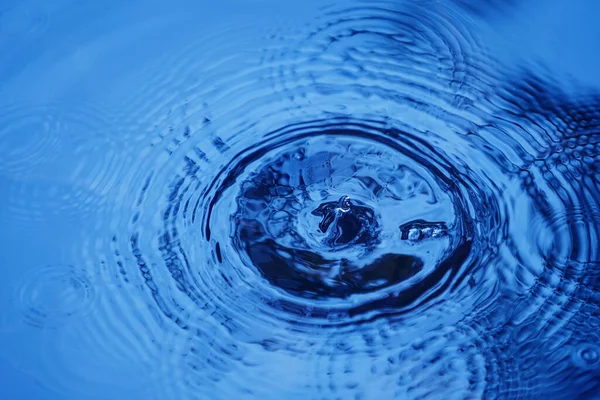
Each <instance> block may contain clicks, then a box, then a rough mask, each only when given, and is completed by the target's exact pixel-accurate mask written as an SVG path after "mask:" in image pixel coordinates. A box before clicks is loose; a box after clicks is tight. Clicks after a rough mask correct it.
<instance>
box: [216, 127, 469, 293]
mask: <svg viewBox="0 0 600 400" xmlns="http://www.w3.org/2000/svg"><path fill="white" fill-rule="evenodd" d="M390 143H391V142H387V141H386V140H378V138H375V137H373V138H370V137H365V136H358V135H353V134H348V135H344V134H333V135H328V134H324V133H322V134H314V135H306V136H305V137H297V139H296V140H293V141H289V142H285V143H281V144H279V145H277V144H275V145H271V146H268V147H265V148H262V149H261V150H259V151H256V152H254V153H253V154H251V155H249V156H248V157H246V158H244V159H243V160H242V161H240V164H238V165H237V166H236V167H235V168H233V169H232V171H235V176H232V175H231V174H230V176H229V177H228V179H227V180H226V181H228V186H230V187H233V188H234V189H233V191H230V192H232V193H230V194H229V196H225V195H223V197H230V199H231V208H230V210H233V211H232V212H231V213H230V222H231V223H230V227H231V230H232V232H231V234H230V235H229V237H230V238H232V239H233V240H232V248H233V249H234V251H235V252H236V253H237V255H238V256H239V259H240V260H241V261H242V262H243V263H244V264H245V265H246V266H248V267H249V268H251V269H253V270H255V271H256V272H258V273H259V274H260V276H262V278H264V279H266V280H267V281H268V282H269V284H271V285H272V286H274V287H276V288H279V289H280V290H283V291H284V292H287V293H288V294H292V295H293V296H296V297H299V298H304V299H332V298H338V299H340V298H349V297H351V296H354V295H364V294H368V293H372V292H377V291H382V290H384V289H386V288H393V290H394V292H395V293H396V294H401V293H402V292H403V291H405V290H409V289H410V290H409V291H411V293H412V296H418V292H421V291H426V290H427V289H428V288H429V287H430V286H431V285H434V284H435V282H433V281H432V282H428V277H430V278H431V277H432V276H433V275H436V276H437V277H436V278H433V279H434V281H436V282H437V280H439V279H441V276H442V275H443V273H439V274H434V272H435V271H436V270H438V269H440V268H444V269H448V268H450V266H449V265H448V262H449V261H448V260H449V259H452V260H451V263H452V265H455V264H460V263H461V262H462V261H464V258H465V257H466V254H464V251H463V252H462V253H461V254H462V256H461V257H462V258H461V259H457V258H456V256H455V254H454V253H455V250H456V248H457V247H458V246H459V245H460V239H459V238H460V236H461V231H462V228H461V226H462V224H461V223H460V221H458V220H459V219H460V216H458V215H457V211H456V207H457V204H456V203H457V201H456V199H455V198H454V196H453V194H452V193H449V191H448V189H447V187H446V186H445V184H444V179H446V178H445V177H444V175H443V173H442V172H440V170H438V169H436V168H435V167H433V166H432V165H431V168H429V167H430V165H427V164H426V165H424V164H422V163H420V162H418V159H419V157H411V154H412V153H410V152H408V151H404V150H403V149H402V148H401V147H395V146H393V145H390ZM233 180H235V183H236V185H234V184H233V183H234V181H233ZM236 189H237V190H236ZM218 208H219V207H218V205H217V206H216V209H218ZM215 211H216V210H213V212H215ZM224 211H225V208H222V209H221V210H219V211H218V213H219V215H222V213H223V212H224ZM429 280H431V279H429Z"/></svg>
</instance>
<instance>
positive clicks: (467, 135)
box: [0, 1, 600, 399]
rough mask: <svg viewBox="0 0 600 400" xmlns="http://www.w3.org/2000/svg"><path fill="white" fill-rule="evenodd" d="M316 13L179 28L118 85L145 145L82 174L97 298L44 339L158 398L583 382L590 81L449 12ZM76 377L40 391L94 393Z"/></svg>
mask: <svg viewBox="0 0 600 400" xmlns="http://www.w3.org/2000/svg"><path fill="white" fill-rule="evenodd" d="M315 14H316V15H317V18H314V19H311V21H312V22H310V23H308V24H307V25H305V26H300V27H299V26H297V25H293V24H292V25H293V27H291V28H289V29H288V28H282V29H279V30H276V29H270V28H267V29H264V30H260V32H258V33H257V32H256V29H253V28H248V29H245V28H239V30H238V29H237V28H236V29H235V30H232V31H226V32H218V33H216V34H215V33H213V35H212V36H211V37H210V39H207V37H205V36H202V40H199V36H198V33H197V32H196V31H195V30H193V29H191V28H189V26H190V25H187V27H182V28H181V30H179V31H177V32H181V37H180V41H179V43H178V44H177V45H176V46H173V47H170V44H169V46H165V53H164V56H163V57H162V58H159V59H157V60H156V61H155V62H154V63H153V64H145V69H141V70H140V71H139V72H138V70H137V69H136V71H135V73H132V74H131V76H130V78H131V79H132V83H131V84H130V85H129V86H127V88H128V90H129V89H132V90H131V92H130V93H127V96H123V98H122V100H121V101H122V104H120V105H119V106H118V107H115V108H116V109H119V110H120V111H119V113H118V114H116V116H115V117H111V118H109V120H111V121H112V119H113V118H114V119H117V120H118V122H120V124H119V125H120V126H119V127H118V129H116V130H115V131H116V132H118V133H119V135H120V141H119V142H118V143H119V144H118V146H117V145H114V143H113V144H112V145H111V146H112V147H119V146H131V147H132V148H134V149H135V150H136V151H137V152H135V153H134V152H132V153H131V154H130V155H131V157H129V158H127V157H125V158H127V162H123V163H121V162H119V160H122V159H121V158H119V157H118V156H115V158H114V159H113V158H112V157H108V158H106V159H105V160H106V164H101V165H100V166H98V167H97V168H92V167H91V166H89V165H87V164H83V167H82V169H80V172H79V173H78V174H79V175H77V174H76V175H77V176H79V177H81V176H85V175H87V173H86V171H92V175H93V176H96V177H97V178H94V179H92V178H90V179H89V181H88V182H87V183H86V187H89V188H90V190H93V192H94V193H98V194H101V195H103V196H104V195H106V194H110V193H114V192H112V190H111V188H115V187H116V188H119V190H118V193H114V194H115V195H114V197H112V198H111V201H110V202H100V203H98V202H94V203H91V204H92V205H91V206H90V207H88V208H92V209H93V207H95V206H96V205H98V204H100V205H102V215H106V214H109V216H108V217H107V218H106V220H105V221H104V220H103V221H100V222H98V223H97V224H96V225H95V226H91V227H89V229H88V231H86V234H85V235H83V236H84V237H85V238H86V239H85V240H83V244H84V245H83V246H81V247H82V248H83V250H82V249H80V248H78V249H77V250H75V251H74V252H75V253H77V254H79V256H78V257H79V261H80V263H79V264H81V265H85V267H86V271H87V272H88V275H89V276H94V277H95V279H93V280H90V282H94V283H96V284H97V286H93V287H94V289H93V290H94V291H93V293H94V294H95V296H100V298H101V299H102V300H103V301H101V302H100V303H99V304H100V305H96V306H95V307H96V310H97V311H98V314H96V315H95V316H96V318H94V319H85V323H82V324H79V325H71V324H69V325H68V327H67V328H63V329H62V330H60V332H58V333H57V334H56V336H53V337H52V338H53V339H57V340H62V342H58V343H62V344H60V346H59V345H58V344H57V345H54V347H52V346H53V345H52V343H51V341H49V342H48V344H47V345H48V346H49V350H48V351H49V353H50V354H53V353H52V351H50V350H54V351H56V352H57V355H58V356H60V355H61V354H63V355H64V354H66V353H65V352H66V351H67V350H65V345H64V343H68V342H69V341H74V342H76V343H77V346H74V348H76V349H82V350H81V351H82V352H83V351H84V350H85V349H92V348H93V349H95V351H96V352H97V354H98V356H97V359H98V363H103V365H101V366H99V367H98V368H97V369H94V368H92V366H90V365H89V364H88V365H87V368H86V371H87V372H90V371H104V373H106V371H108V370H110V368H109V367H114V366H116V365H127V366H130V367H131V369H132V370H135V371H139V372H138V373H139V374H140V375H144V376H146V377H151V379H150V378H148V380H145V379H139V380H136V381H135V382H131V385H127V384H123V385H121V386H118V385H113V387H119V388H122V390H123V392H125V391H128V393H130V391H134V390H137V389H139V388H140V387H141V386H144V385H145V384H146V383H148V381H151V383H150V384H152V385H153V386H154V387H153V389H155V390H153V391H152V393H150V394H149V395H150V396H154V397H155V398H161V399H162V398H183V399H185V398H202V397H207V396H209V397H210V398H215V399H218V398H239V397H248V398H282V397H286V398H306V396H307V395H308V396H309V397H310V396H313V397H319V398H371V397H373V398H374V397H380V396H381V394H384V395H385V396H387V397H389V398H419V399H421V398H437V397H439V395H440V393H444V395H445V396H446V397H449V398H460V399H464V398H532V397H536V398H537V397H543V396H546V397H548V396H550V397H552V396H554V397H553V398H557V396H558V398H560V396H563V394H564V396H563V397H564V398H585V396H588V397H589V396H592V395H593V394H594V393H597V392H598V390H599V389H600V387H599V386H598V372H597V371H598V368H597V365H598V362H597V359H598V350H597V349H596V347H595V345H594V343H597V341H598V337H597V333H596V332H597V328H598V324H599V321H600V319H599V318H598V315H599V311H598V310H599V309H600V308H599V305H600V302H599V301H600V298H599V296H598V293H600V285H599V282H600V279H598V277H599V275H598V273H597V269H598V265H599V262H598V246H597V242H598V240H597V239H598V229H597V227H598V226H599V225H600V224H599V220H598V218H599V216H600V213H598V199H599V198H600V196H599V193H598V174H597V169H598V168H597V167H598V154H600V148H599V147H598V142H599V139H598V134H597V128H598V117H597V116H598V115H599V110H600V108H599V107H598V104H600V103H599V102H598V96H597V94H595V93H587V92H585V91H578V92H567V91H563V90H562V89H561V88H560V87H559V86H557V85H555V84H554V80H553V78H551V77H541V76H539V75H538V74H537V71H525V70H523V69H515V68H506V67H503V66H501V65H498V63H496V62H495V61H494V60H493V58H491V57H490V56H489V55H488V54H487V53H486V51H485V49H484V48H483V47H482V46H481V44H480V43H479V41H478V39H477V30H476V27H475V26H472V25H471V24H470V23H469V20H468V18H465V17H464V16H461V13H460V12H459V11H458V10H457V9H455V8H454V6H453V5H450V3H448V4H441V3H440V2H429V1H426V2H418V1H417V2H414V1H411V2H407V3H406V4H403V5H397V4H392V3H388V2H379V1H378V2H352V3H351V4H342V5H333V6H328V7H325V8H324V9H322V10H319V12H317V13H315ZM181 25H182V26H183V25H186V24H181ZM175 28H176V27H173V29H175ZM186 29H188V30H186ZM182 43H185V44H182ZM138 75H139V76H138ZM136 84H137V85H136ZM134 86H135V88H133V87H134ZM12 114H13V113H12V111H11V112H9V113H8V117H6V119H7V120H10V118H11V117H10V115H12ZM38 114H39V113H38ZM42 114H43V113H42ZM102 119H103V118H102ZM19 120H21V119H19ZM33 121H34V122H33V123H34V124H36V123H38V122H36V121H38V120H33ZM38 125H39V124H38ZM14 126H16V125H14V124H8V125H7V128H6V129H5V130H3V131H2V132H3V136H0V145H2V144H3V142H2V140H5V141H6V143H9V140H10V141H12V140H17V139H18V131H17V130H16V129H13V127H14ZM84 126H85V125H84ZM110 126H111V130H112V129H113V125H110ZM49 132H62V131H60V130H51V131H49ZM48 137H49V139H48V141H47V142H43V141H40V142H37V141H33V142H31V143H29V142H23V146H22V147H21V149H23V151H22V152H23V153H27V152H28V149H29V152H33V153H35V152H39V153H42V154H46V152H45V151H44V148H48V149H52V148H54V147H52V146H57V148H58V147H60V146H62V145H63V143H65V141H64V140H65V137H63V136H61V135H60V134H58V133H57V134H55V135H50V136H48ZM53 137H54V138H55V139H53ZM108 142H111V141H110V140H109V141H108ZM11 143H12V142H11ZM46 143H48V144H46ZM111 143H112V142H111ZM59 145H60V146H59ZM36 146H38V147H36ZM7 147H8V148H11V149H13V150H15V153H14V156H12V155H11V154H13V153H8V154H9V155H11V156H10V157H8V158H7V159H3V160H2V161H0V168H1V171H0V172H2V173H3V174H5V175H8V176H13V175H20V176H30V174H31V172H30V170H29V168H30V165H25V164H21V158H20V157H19V156H18V151H21V150H19V147H18V146H12V145H8V146H7ZM90 148H91V146H90V147H87V149H90ZM38 149H41V150H38ZM36 160H39V161H40V162H42V163H43V164H44V165H47V164H51V162H52V160H46V159H44V158H36ZM111 160H114V161H111ZM24 165H25V166H26V167H27V168H23V166H24ZM86 167H87V169H86ZM107 170H110V171H112V175H111V174H110V173H109V172H107ZM15 197H18V196H15ZM101 197H102V196H101ZM40 199H41V200H40V201H41V202H43V200H44V198H43V196H40ZM50 199H52V198H51V197H50ZM56 203H57V204H58V205H57V206H53V205H52V204H53V203H51V202H47V203H46V204H49V206H50V208H51V209H52V210H56V209H60V207H59V206H60V205H61V204H63V203H61V202H58V201H57V202H56ZM111 207H112V208H111ZM23 208H24V209H26V208H28V207H25V206H24V207H23ZM42 214H44V215H47V214H48V212H43V213H42ZM59 214H60V213H59ZM89 214H90V213H89V212H87V211H86V213H85V215H86V216H87V215H89ZM102 283H107V284H108V286H109V287H110V288H111V291H110V292H106V291H105V289H103V286H102ZM67 292H68V293H67V294H69V293H71V294H72V292H74V293H79V294H80V297H84V298H85V295H84V294H83V293H82V291H77V290H74V291H67ZM26 293H29V292H26ZM86 293H87V292H86ZM102 293H104V294H105V295H106V293H110V296H104V297H102V296H101V294H102ZM30 297H31V296H26V298H30ZM67 299H68V300H69V299H71V297H67ZM107 299H114V301H109V300H107ZM69 301H70V300H69ZM61 304H62V305H61V307H59V308H60V310H68V309H69V307H70V306H71V303H70V302H66V303H61ZM94 304H98V303H97V302H94ZM59 314H60V313H59ZM101 322H106V324H104V325H103V324H101ZM37 325H38V327H41V328H45V325H44V324H43V323H40V324H37ZM121 330H122V331H121ZM117 331H119V332H120V334H118V335H117V334H114V335H111V332H117ZM78 335H81V336H85V338H86V340H85V341H84V340H79V341H77V336H78ZM109 338H110V340H109ZM57 349H58V350H57ZM103 350H104V351H103ZM86 351H87V350H86ZM128 354H129V355H133V357H135V358H136V359H137V358H139V359H140V362H139V363H138V362H131V361H130V362H129V363H125V364H120V363H118V362H116V361H122V360H127V359H128V357H127V355H128ZM100 355H103V356H100ZM144 357H146V358H144ZM56 358H57V359H61V358H60V357H56ZM157 360H158V361H157ZM154 364H156V365H154ZM74 365H75V364H74V363H72V362H71V363H70V362H69V361H68V357H65V358H63V359H61V368H60V369H57V371H56V374H55V375H54V377H55V380H54V381H55V382H57V383H56V384H55V385H54V386H56V387H61V388H62V389H63V390H62V391H63V392H66V393H78V392H79V393H85V394H87V393H89V392H86V391H87V390H91V389H90V387H86V385H84V384H82V383H81V382H82V381H93V382H94V385H93V387H94V388H98V387H102V386H103V385H109V382H105V381H102V380H101V379H99V378H94V374H91V373H88V374H85V373H82V374H81V375H82V376H83V377H84V378H81V379H79V380H78V378H77V377H76V375H77V374H74V373H73V372H72V371H74V370H75V369H74V368H73V366H74ZM77 365H78V366H79V364H77ZM94 367H95V366H94ZM115 375H116V374H113V375H111V374H108V375H106V376H108V377H109V378H110V379H109V380H112V379H117V378H116V377H115ZM65 377H72V381H71V380H70V379H66V378H65ZM94 379H96V380H94ZM48 385H50V386H52V383H48ZM557 393H560V394H559V395H557Z"/></svg>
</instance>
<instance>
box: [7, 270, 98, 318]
mask: <svg viewBox="0 0 600 400" xmlns="http://www.w3.org/2000/svg"><path fill="white" fill-rule="evenodd" d="M21 279H22V283H21V284H20V285H18V286H17V288H18V291H17V292H16V293H15V301H16V303H17V305H18V308H19V309H20V310H21V312H22V318H23V321H24V322H25V323H27V324H29V325H32V326H37V327H40V328H45V327H56V326H61V325H63V324H67V323H68V322H69V319H71V318H73V317H74V316H77V317H81V316H82V315H85V313H87V312H89V311H90V309H92V308H93V305H94V301H95V297H96V295H95V292H94V287H93V286H92V285H91V283H90V281H89V279H88V278H86V275H85V272H83V271H80V270H78V269H76V268H74V267H72V266H69V265H50V266H46V267H44V268H42V269H34V270H32V271H29V272H28V273H27V274H25V275H23V276H22V277H21Z"/></svg>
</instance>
